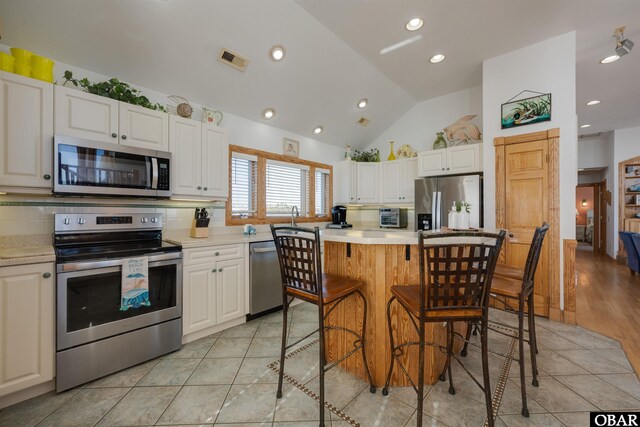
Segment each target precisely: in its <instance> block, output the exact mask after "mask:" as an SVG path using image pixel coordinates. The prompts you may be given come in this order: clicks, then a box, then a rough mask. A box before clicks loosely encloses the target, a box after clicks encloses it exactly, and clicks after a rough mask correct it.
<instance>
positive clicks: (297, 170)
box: [266, 160, 309, 216]
mask: <svg viewBox="0 0 640 427" xmlns="http://www.w3.org/2000/svg"><path fill="white" fill-rule="evenodd" d="M308 177H309V167H308V166H304V165H297V164H292V163H285V162H278V161H274V160H267V170H266V205H267V206H266V207H267V216H285V215H290V214H291V209H292V208H293V207H294V206H296V207H297V208H298V209H299V211H300V216H307V215H308V214H309V212H308V205H309V204H308V199H309V197H308V193H309V178H308Z"/></svg>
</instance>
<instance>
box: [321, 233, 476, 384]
mask: <svg viewBox="0 0 640 427" xmlns="http://www.w3.org/2000/svg"><path fill="white" fill-rule="evenodd" d="M324 270H325V272H326V273H331V274H337V275H341V276H346V277H350V278H353V279H358V280H361V281H363V282H364V283H365V286H364V289H363V293H364V294H365V296H366V298H367V304H368V307H367V328H366V333H365V339H366V350H367V359H368V362H369V363H368V364H369V369H370V370H371V375H372V377H373V382H374V384H375V385H376V386H377V387H382V386H384V382H385V380H386V375H387V371H388V369H389V365H390V363H391V356H390V343H389V331H388V327H387V317H386V310H387V302H388V301H389V298H391V292H390V290H391V286H393V285H398V284H399V285H406V284H419V283H420V273H419V259H418V245H402V244H395V245H392V244H389V245H379V244H355V243H343V242H334V241H326V240H325V242H324ZM362 310H363V304H362V300H361V299H360V298H357V297H350V298H349V299H348V300H346V301H344V302H343V303H341V304H340V306H339V307H337V308H336V309H335V310H334V312H333V313H331V316H330V318H329V319H328V320H329V322H328V323H329V324H331V325H340V326H344V327H347V328H350V329H354V330H357V331H360V330H361V328H362ZM391 319H392V328H393V329H394V337H395V339H396V342H398V339H400V340H401V341H402V342H406V341H408V340H410V341H413V342H416V341H417V340H418V334H417V333H416V332H415V329H414V327H413V325H412V323H411V320H410V319H409V317H408V315H407V314H406V313H405V311H404V310H403V309H402V308H400V306H399V304H397V303H396V302H394V303H393V304H392V317H391ZM463 329H464V324H457V325H456V330H458V331H459V332H460V331H462V330H463ZM326 338H327V342H326V349H327V350H326V352H327V360H328V361H329V362H330V361H335V360H338V359H339V358H340V356H341V355H344V354H346V353H348V352H349V351H351V350H352V349H353V346H352V344H351V343H352V341H353V337H352V336H351V335H350V334H346V333H343V332H335V331H330V332H328V333H327V334H326ZM426 340H427V342H437V343H440V344H441V345H445V344H446V328H445V326H444V324H443V323H427V324H426ZM405 349H406V351H405V353H404V354H403V355H402V360H403V364H404V366H405V367H406V368H407V370H408V372H409V374H410V375H411V378H412V379H414V381H417V378H418V346H417V345H416V346H409V347H405ZM445 360H446V359H445V355H444V353H443V352H442V351H441V350H439V349H438V348H436V347H432V346H426V347H425V365H424V366H425V376H424V378H425V384H434V383H435V382H436V381H437V380H438V376H439V375H440V372H441V371H442V369H443V367H444V363H445ZM341 366H342V367H343V368H344V369H345V370H347V371H348V372H350V373H352V374H353V375H356V376H358V377H359V378H362V379H366V377H365V373H364V369H363V366H362V357H361V356H360V353H359V352H358V354H354V355H353V356H351V357H349V358H348V359H346V360H345V361H343V362H342V363H341ZM391 385H392V386H408V385H410V383H409V381H408V380H407V378H406V376H405V375H404V374H403V372H402V370H401V369H400V368H399V367H398V365H397V364H396V366H395V368H394V371H393V375H392V377H391Z"/></svg>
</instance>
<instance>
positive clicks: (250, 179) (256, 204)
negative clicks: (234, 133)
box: [227, 145, 332, 225]
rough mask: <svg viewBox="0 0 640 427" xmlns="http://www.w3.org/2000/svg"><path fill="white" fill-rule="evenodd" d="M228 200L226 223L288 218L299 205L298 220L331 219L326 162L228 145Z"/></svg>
mask: <svg viewBox="0 0 640 427" xmlns="http://www.w3.org/2000/svg"><path fill="white" fill-rule="evenodd" d="M229 149H230V155H231V168H230V170H229V173H230V177H229V181H230V185H229V187H230V188H229V194H230V197H229V198H230V202H229V203H227V224H229V225H234V224H246V223H250V222H254V223H271V222H274V223H278V222H288V221H289V218H290V215H291V211H292V209H294V207H296V208H298V211H299V212H300V217H299V218H298V219H296V221H299V222H305V221H319V220H320V221H322V220H327V221H328V220H330V218H329V211H330V209H331V186H330V185H329V184H330V182H331V181H330V180H331V171H332V168H331V166H329V165H325V164H321V163H315V162H310V161H305V160H300V159H291V160H289V159H288V158H287V157H286V156H283V155H279V154H273V153H267V152H264V151H258V150H253V149H249V148H244V147H238V146H233V145H232V146H230V147H229Z"/></svg>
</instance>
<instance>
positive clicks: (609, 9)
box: [0, 0, 640, 147]
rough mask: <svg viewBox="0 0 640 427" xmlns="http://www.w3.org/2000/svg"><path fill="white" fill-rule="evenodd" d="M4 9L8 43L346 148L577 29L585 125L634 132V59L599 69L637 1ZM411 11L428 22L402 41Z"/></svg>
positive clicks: (227, 1) (62, 2)
mask: <svg viewBox="0 0 640 427" xmlns="http://www.w3.org/2000/svg"><path fill="white" fill-rule="evenodd" d="M0 15H1V16H2V18H3V22H4V29H3V34H2V36H3V38H2V40H1V42H2V43H4V44H7V45H10V46H18V47H24V48H27V49H30V50H33V51H36V52H39V53H42V54H45V55H48V56H51V57H53V58H55V59H57V60H58V61H61V62H64V63H68V64H73V65H76V66H78V67H82V68H85V69H88V70H92V71H96V72H100V73H102V74H106V75H109V76H117V77H119V78H121V79H123V80H125V81H128V82H132V83H135V84H137V85H140V86H144V87H148V88H152V89H155V90H157V91H160V92H164V93H167V94H178V95H181V96H184V97H186V98H187V99H189V100H191V101H193V102H196V103H200V104H205V105H210V106H212V107H215V108H218V109H221V110H222V111H226V112H230V113H233V114H236V115H239V116H242V117H246V118H248V119H252V120H256V121H262V120H263V119H261V112H262V111H263V110H264V109H265V108H267V107H272V108H274V109H275V110H276V116H275V117H274V118H273V119H271V120H270V121H265V123H267V124H269V125H272V126H275V127H278V128H281V129H285V130H287V131H290V132H293V133H296V134H300V135H307V136H310V137H313V138H315V139H318V140H321V141H324V142H327V143H331V144H335V145H339V146H344V145H346V144H351V145H352V146H354V147H363V146H366V145H367V144H368V143H370V142H371V141H373V140H374V139H375V138H376V136H378V135H379V134H380V133H381V132H382V131H383V130H385V129H386V128H387V127H389V126H390V125H391V124H392V123H393V122H394V121H395V120H397V119H398V118H399V117H400V116H402V115H403V114H404V113H405V112H406V111H408V110H409V109H410V108H411V107H412V106H413V105H415V103H416V102H418V101H421V100H424V99H429V98H432V97H435V96H439V95H443V94H446V93H450V92H454V91H457V90H462V89H465V88H469V87H472V86H476V85H479V84H481V83H482V61H483V60H485V59H488V58H492V57H495V56H497V55H501V54H504V53H507V52H510V51H513V50H515V49H518V48H521V47H525V46H528V45H530V44H533V43H536V42H539V41H542V40H545V39H548V38H551V37H553V36H556V35H559V34H562V33H565V32H567V31H573V30H576V31H577V43H578V46H577V64H576V65H577V80H578V88H577V89H578V91H577V92H578V99H577V111H578V115H579V122H580V124H584V123H589V124H591V125H592V126H591V128H589V129H585V131H588V132H596V131H606V130H611V129H616V128H623V127H632V126H640V103H639V101H638V100H639V99H640V84H638V77H637V76H638V72H639V71H640V52H632V53H631V54H630V55H627V56H626V57H624V58H622V59H621V60H620V61H617V62H616V63H613V64H609V65H601V64H599V63H598V60H599V59H601V58H602V57H604V56H607V55H608V54H609V53H610V52H611V51H612V50H613V45H614V43H613V39H612V38H611V37H610V36H611V34H612V32H613V29H614V27H617V26H621V25H627V26H628V27H627V32H626V34H625V35H627V37H629V38H630V39H632V40H635V41H636V42H637V41H638V39H640V2H638V1H636V0H618V1H606V0H603V1H597V0H594V1H589V0H584V1H557V0H554V1H547V0H538V1H535V2H531V1H528V2H525V1H514V0H503V1H489V0H475V1H472V0H467V1H456V0H453V1H426V0H423V1H403V0H385V1H383V0H378V1H362V0H297V1H293V0H212V1H203V0H92V1H77V0H48V1H39V0H0ZM414 16H419V17H421V18H423V19H424V20H425V25H424V27H423V28H422V29H420V30H419V31H416V32H411V33H410V32H408V31H407V30H405V29H404V23H405V22H406V21H407V20H408V19H410V18H412V17H414ZM634 25H635V27H634ZM275 44H282V45H284V46H285V48H286V56H285V58H284V60H283V61H281V62H273V61H271V60H270V59H269V57H268V50H269V48H270V47H271V46H273V45H275ZM398 45H401V46H402V47H398V48H396V49H392V50H391V51H389V52H388V53H385V54H381V53H380V52H381V50H383V49H385V48H389V47H392V46H398ZM222 47H225V48H228V49H230V50H232V51H234V52H236V53H238V54H241V55H243V56H245V57H247V58H248V59H249V65H248V68H247V70H246V71H245V72H244V73H242V72H239V71H236V70H234V69H231V68H229V67H227V66H225V65H224V64H222V63H220V62H219V61H217V60H216V55H217V54H218V52H219V50H220V49H221V48H222ZM637 49H640V48H637ZM438 52H441V53H444V54H446V56H447V58H446V59H445V61H444V62H442V63H440V64H431V63H430V62H429V58H430V56H431V55H433V54H434V53H438ZM550 66H553V64H550ZM59 71H60V70H58V72H59ZM514 78H517V76H514ZM525 88H526V89H535V88H529V87H527V85H526V82H523V89H525ZM361 98H368V100H369V105H368V106H367V107H366V108H365V109H363V110H360V109H358V108H357V107H356V103H357V101H358V100H359V99H361ZM593 98H596V99H600V100H601V101H602V103H601V104H599V105H598V106H596V107H586V106H585V105H584V103H585V102H586V101H587V100H589V99H593ZM360 117H366V118H368V119H370V120H371V122H370V124H369V125H368V126H366V127H362V126H360V125H358V124H357V123H356V122H357V121H358V119H360ZM427 119H428V118H425V120H427ZM317 125H321V126H323V128H324V132H323V133H322V134H320V135H317V136H313V135H312V129H313V128H314V127H315V126H317Z"/></svg>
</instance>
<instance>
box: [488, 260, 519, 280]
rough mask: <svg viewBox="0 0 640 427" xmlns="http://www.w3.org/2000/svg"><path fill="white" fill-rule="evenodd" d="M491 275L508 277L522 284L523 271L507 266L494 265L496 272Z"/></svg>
mask: <svg viewBox="0 0 640 427" xmlns="http://www.w3.org/2000/svg"><path fill="white" fill-rule="evenodd" d="M493 274H494V276H502V277H508V278H509V279H514V280H517V281H519V282H522V278H523V277H524V270H523V269H522V268H518V267H514V266H512V265H509V264H496V271H495V272H494V273H493Z"/></svg>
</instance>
